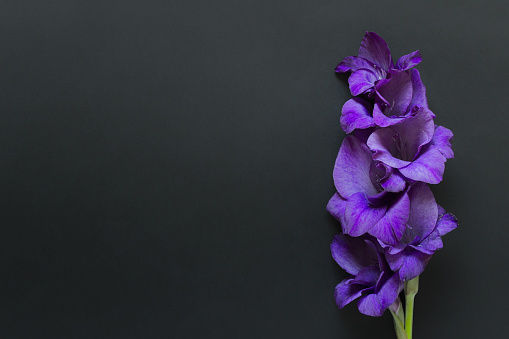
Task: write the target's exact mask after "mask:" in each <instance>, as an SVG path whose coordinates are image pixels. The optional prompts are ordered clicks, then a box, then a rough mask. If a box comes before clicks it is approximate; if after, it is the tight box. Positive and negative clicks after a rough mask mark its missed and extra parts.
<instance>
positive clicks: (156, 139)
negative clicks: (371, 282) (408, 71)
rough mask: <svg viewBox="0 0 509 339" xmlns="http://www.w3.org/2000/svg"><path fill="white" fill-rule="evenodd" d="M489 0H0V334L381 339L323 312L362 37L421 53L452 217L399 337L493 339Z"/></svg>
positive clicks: (494, 156)
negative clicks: (440, 131)
mask: <svg viewBox="0 0 509 339" xmlns="http://www.w3.org/2000/svg"><path fill="white" fill-rule="evenodd" d="M508 10H509V5H508V3H507V2H506V1H485V2H481V1H467V0H463V1H426V2H423V3H421V4H416V3H413V2H403V1H350V2H346V1H337V0H336V1H333V0H315V1H289V0H270V1H250V0H248V1H233V0H217V1H205V0H196V1H193V0H188V1H169V2H168V1H162V0H159V1H157V0H147V1H132V0H123V1H112V0H101V1H75V0H73V1H64V0H47V1H2V2H1V5H0V165H1V166H0V170H1V172H0V173H1V175H0V199H1V200H0V336H1V337H3V338H374V337H376V338H393V337H394V334H393V329H392V323H391V321H392V320H391V317H390V315H389V314H388V313H387V314H385V315H384V316H383V317H381V318H369V317H366V316H362V315H360V314H359V313H358V312H357V310H356V308H355V306H354V305H349V306H348V307H346V308H345V309H344V310H341V311H339V310H337V308H336V306H335V304H334V301H333V290H334V286H335V285H336V284H337V283H338V282H339V281H341V279H343V278H345V277H346V273H344V272H342V271H341V269H340V268H339V267H338V266H337V265H336V264H335V263H334V262H333V260H332V259H331V257H330V253H329V243H330V240H331V239H332V236H333V234H334V233H336V232H338V231H339V226H338V223H337V222H335V221H334V220H333V218H332V217H330V216H329V215H328V214H327V213H326V212H325V205H326V203H327V201H328V199H329V197H330V196H331V195H332V194H333V192H334V187H333V182H332V167H333V163H334V160H335V156H336V153H337V150H338V148H339V145H340V142H341V140H342V139H343V137H344V133H343V132H342V131H341V130H340V128H339V115H340V107H341V105H342V104H343V103H344V102H345V101H346V100H347V99H348V98H349V97H350V95H349V91H348V87H347V83H346V77H342V76H337V75H335V73H334V67H335V66H336V64H337V63H338V62H339V61H340V60H341V59H342V58H343V57H345V56H348V55H355V54H356V52H357V48H358V46H359V43H360V40H361V38H362V36H363V35H364V32H365V31H367V30H372V31H375V32H377V33H378V34H380V35H381V36H382V37H384V38H385V39H386V40H387V42H388V43H389V46H390V47H391V51H392V53H393V56H395V57H399V56H401V55H402V54H406V53H409V52H411V51H413V50H416V49H419V50H421V53H422V55H423V59H424V60H423V62H422V64H421V65H419V67H418V68H419V70H420V71H421V75H422V79H423V81H424V83H425V85H426V86H427V89H428V97H429V102H430V106H431V109H432V110H433V111H434V112H435V113H436V114H437V116H438V119H437V122H438V123H439V124H441V125H444V126H446V127H448V128H450V129H451V130H452V131H453V132H454V133H455V139H454V144H453V145H454V151H455V153H456V158H455V159H453V160H450V161H448V162H447V164H446V174H445V178H444V181H443V182H442V183H441V184H440V185H438V186H434V187H433V191H434V193H435V195H436V199H437V201H438V202H439V203H440V204H442V205H443V206H444V207H445V208H446V209H447V210H448V211H450V212H453V213H455V214H456V215H457V217H458V218H459V220H460V228H458V229H457V230H456V231H454V232H453V233H451V234H449V235H448V236H447V237H446V238H445V248H444V249H443V250H442V251H440V252H439V253H437V254H436V255H435V256H434V258H433V259H432V261H431V262H430V264H429V266H428V268H427V270H426V271H425V273H424V274H423V275H422V276H421V290H420V292H419V294H418V296H417V298H416V313H415V317H416V318H415V323H414V326H415V337H416V338H450V337H452V336H454V337H455V338H489V337H501V336H503V335H504V334H503V333H504V332H505V330H506V328H507V318H508V316H509V312H508V311H507V308H506V305H507V303H508V302H509V296H508V294H507V293H506V292H505V285H506V284H507V281H508V272H507V267H508V263H509V262H508V259H509V253H508V251H507V238H508V235H509V227H508V224H507V220H508V219H509V204H508V202H509V199H508V198H507V191H508V185H509V180H508V179H507V172H508V168H509V160H508V158H507V146H506V145H507V143H508V136H507V130H508V128H509V113H508V109H507V101H506V98H507V91H508V88H509V86H508V79H509V74H508V73H509V72H508V71H509V61H508V60H509V35H508V34H507V29H508V25H507V16H508V14H509V11H508Z"/></svg>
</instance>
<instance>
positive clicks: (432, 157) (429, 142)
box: [367, 108, 454, 184]
mask: <svg viewBox="0 0 509 339" xmlns="http://www.w3.org/2000/svg"><path fill="white" fill-rule="evenodd" d="M433 117H434V115H433V113H431V111H429V110H428V109H425V108H420V109H418V110H417V111H415V112H414V113H413V114H412V116H410V117H409V118H408V119H406V120H405V121H403V122H401V123H399V124H396V125H392V126H389V127H385V128H380V129H377V130H376V131H374V132H373V133H372V134H371V135H370V136H369V139H368V141H367V145H368V147H369V149H370V150H371V151H373V152H374V154H373V159H374V160H377V161H380V162H382V163H383V164H385V165H387V166H389V167H391V168H392V169H397V170H398V171H399V172H400V173H401V174H402V175H403V176H404V177H405V178H408V179H410V180H413V181H422V182H426V183H429V184H438V183H439V182H440V181H442V178H443V174H444V170H445V162H446V161H447V159H450V158H453V157H454V153H453V151H452V148H451V139H452V137H453V134H452V132H451V131H450V130H449V129H447V128H445V127H442V126H435V124H434V121H433Z"/></svg>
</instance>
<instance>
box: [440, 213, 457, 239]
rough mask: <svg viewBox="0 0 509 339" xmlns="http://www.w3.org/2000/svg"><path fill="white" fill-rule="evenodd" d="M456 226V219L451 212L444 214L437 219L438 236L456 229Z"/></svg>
mask: <svg viewBox="0 0 509 339" xmlns="http://www.w3.org/2000/svg"><path fill="white" fill-rule="evenodd" d="M456 227H458V219H456V217H455V216H454V214H452V213H447V214H444V215H443V216H442V217H441V218H440V219H438V221H437V231H438V233H440V236H443V235H446V234H447V233H449V232H450V231H452V230H454V229H456Z"/></svg>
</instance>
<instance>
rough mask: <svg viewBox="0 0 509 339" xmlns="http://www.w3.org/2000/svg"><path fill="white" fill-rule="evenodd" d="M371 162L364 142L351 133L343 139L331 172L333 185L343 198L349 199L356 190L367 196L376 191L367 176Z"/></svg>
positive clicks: (369, 152)
mask: <svg viewBox="0 0 509 339" xmlns="http://www.w3.org/2000/svg"><path fill="white" fill-rule="evenodd" d="M371 162H372V159H371V151H370V150H369V149H368V147H367V146H366V144H364V143H362V142H361V141H360V140H359V139H358V138H356V137H355V136H352V135H349V136H347V137H346V138H345V139H343V143H342V144H341V147H340V149H339V152H338V156H337V158H336V163H335V164H334V173H333V177H334V185H335V186H336V190H337V191H338V193H339V194H340V195H341V196H342V197H343V198H345V199H349V197H350V196H351V195H352V194H355V193H357V192H363V193H365V194H366V195H368V196H370V195H374V194H377V193H378V191H377V190H376V188H375V187H374V186H373V183H372V182H371V179H370V177H369V169H370V167H371Z"/></svg>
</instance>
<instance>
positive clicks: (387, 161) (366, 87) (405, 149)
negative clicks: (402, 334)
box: [327, 32, 457, 316]
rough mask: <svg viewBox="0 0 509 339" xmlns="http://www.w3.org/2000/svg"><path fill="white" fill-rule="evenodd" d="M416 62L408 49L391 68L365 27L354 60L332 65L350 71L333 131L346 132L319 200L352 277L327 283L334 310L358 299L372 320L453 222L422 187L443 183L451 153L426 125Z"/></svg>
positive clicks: (440, 131)
mask: <svg viewBox="0 0 509 339" xmlns="http://www.w3.org/2000/svg"><path fill="white" fill-rule="evenodd" d="M420 62H421V56H420V53H419V51H415V52H413V53H410V54H408V55H405V56H402V57H401V58H399V60H398V61H397V62H396V64H394V61H393V60H392V57H391V53H390V51H389V47H388V46H387V44H386V42H385V41H384V40H383V39H382V38H381V37H380V36H378V35H377V34H375V33H373V32H368V33H366V35H365V36H364V38H363V39H362V42H361V46H360V48H359V53H358V56H350V57H346V58H345V59H344V60H343V61H342V62H341V63H340V64H339V65H338V66H337V68H336V72H339V73H344V72H351V74H350V77H349V79H348V83H349V86H350V91H351V93H352V96H354V97H353V98H352V99H350V100H348V101H347V102H346V103H345V105H344V106H343V109H342V114H341V120H340V122H341V128H342V129H343V130H344V131H345V132H346V133H347V134H349V135H348V136H347V137H346V138H345V139H344V140H343V143H342V145H341V148H340V150H339V153H338V156H337V159H336V163H335V165H334V175H333V176H334V185H335V187H336V190H337V192H336V193H335V194H334V196H333V197H332V198H331V199H330V201H329V203H328V205H327V210H328V211H329V212H330V213H331V214H332V215H333V216H334V217H335V218H336V219H337V220H339V221H340V223H341V228H342V231H343V232H342V234H337V235H336V236H335V237H334V240H333V241H332V244H331V251H332V256H333V258H334V260H335V261H336V262H337V263H338V264H339V265H340V266H341V267H342V268H343V269H344V270H345V271H347V272H348V273H349V274H351V275H352V276H351V277H350V278H348V279H345V280H343V281H342V282H341V283H340V284H338V285H337V286H336V292H335V298H336V303H337V305H338V307H339V308H342V307H344V306H345V305H346V304H348V303H350V302H351V301H353V300H355V299H359V301H358V308H359V311H360V312H361V313H363V314H366V315H370V316H381V315H382V314H383V313H384V311H385V310H386V309H387V308H388V307H389V306H390V305H391V304H393V303H394V302H395V301H396V300H397V299H398V295H399V293H400V292H401V290H402V288H403V283H404V282H405V281H408V280H411V279H413V278H415V277H417V276H418V275H420V274H421V273H422V272H423V270H424V268H425V267H426V264H427V263H428V261H429V260H430V258H431V256H432V255H433V253H435V251H437V250H439V249H440V248H442V246H443V244H442V240H441V237H442V236H443V235H444V234H446V233H448V232H450V231H451V230H453V229H455V228H456V227H457V221H456V218H455V217H454V215H452V214H450V213H446V212H445V210H444V209H443V208H442V207H440V206H439V205H438V204H437V203H436V201H435V198H434V196H433V193H432V192H431V190H430V188H429V187H428V185H427V184H438V183H439V182H441V181H442V178H443V174H444V169H445V162H446V161H447V159H450V158H453V157H454V153H453V151H452V148H451V139H452V137H453V134H452V132H451V131H450V130H449V129H447V128H445V127H442V126H437V125H435V121H434V120H435V114H433V112H432V111H431V110H430V109H429V107H428V101H427V98H426V88H425V87H424V84H423V83H422V81H421V77H420V74H419V71H417V70H416V69H414V68H413V67H414V66H416V65H417V64H419V63H420Z"/></svg>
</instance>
